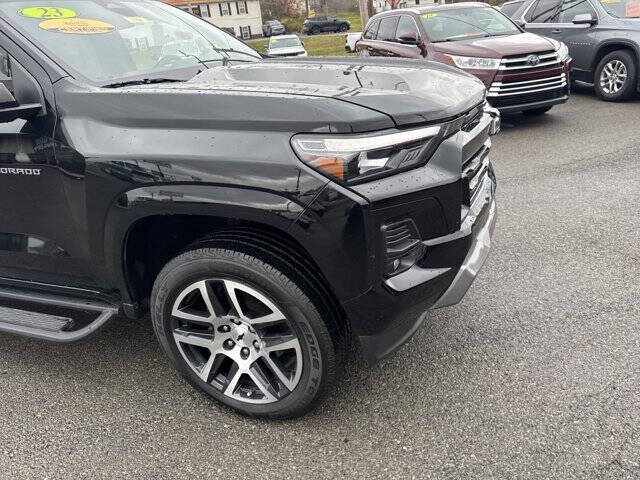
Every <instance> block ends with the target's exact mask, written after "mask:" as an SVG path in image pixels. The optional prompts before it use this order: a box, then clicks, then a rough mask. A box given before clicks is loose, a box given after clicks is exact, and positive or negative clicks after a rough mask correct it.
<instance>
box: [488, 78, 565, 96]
mask: <svg viewBox="0 0 640 480" xmlns="http://www.w3.org/2000/svg"><path fill="white" fill-rule="evenodd" d="M566 86H567V82H566V80H565V81H563V82H562V83H561V84H559V85H554V86H552V87H546V88H536V89H534V90H525V91H524V92H513V93H512V92H509V91H507V92H489V93H488V94H487V96H488V97H508V96H513V95H524V94H527V93H536V92H544V91H546V90H555V89H556V88H562V87H566Z"/></svg>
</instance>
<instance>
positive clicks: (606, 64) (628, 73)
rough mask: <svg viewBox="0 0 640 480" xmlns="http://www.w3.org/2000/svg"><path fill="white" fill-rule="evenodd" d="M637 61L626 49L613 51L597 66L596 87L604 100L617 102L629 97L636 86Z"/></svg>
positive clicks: (597, 92) (599, 95)
mask: <svg viewBox="0 0 640 480" xmlns="http://www.w3.org/2000/svg"><path fill="white" fill-rule="evenodd" d="M636 70H637V68H636V63H635V60H634V58H633V56H632V55H631V54H630V53H629V52H626V51H624V50H618V51H615V52H611V53H609V54H608V55H605V57H604V58H603V59H602V60H601V61H600V63H599V64H598V68H596V73H595V78H594V87H595V91H596V94H597V95H598V97H600V98H601V99H602V100H606V101H609V102H617V101H620V100H625V99H627V98H629V97H630V96H631V95H632V93H633V91H634V89H635V86H636Z"/></svg>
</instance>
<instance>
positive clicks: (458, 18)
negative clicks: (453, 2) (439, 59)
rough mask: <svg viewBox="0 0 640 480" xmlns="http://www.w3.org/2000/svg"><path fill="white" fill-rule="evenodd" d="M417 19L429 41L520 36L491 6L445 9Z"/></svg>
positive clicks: (511, 24)
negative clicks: (419, 19)
mask: <svg viewBox="0 0 640 480" xmlns="http://www.w3.org/2000/svg"><path fill="white" fill-rule="evenodd" d="M420 18H421V19H422V24H423V25H424V28H425V30H426V32H427V35H428V36H429V39H430V40H431V41H432V42H445V41H452V40H464V39H465V38H473V37H492V36H496V35H512V34H515V33H520V30H519V29H518V27H516V26H515V24H514V23H513V22H512V21H511V20H509V19H508V18H507V17H505V16H504V15H503V14H502V13H500V12H498V11H497V10H495V9H493V8H491V7H486V8H475V7H472V8H452V9H445V10H440V11H435V12H428V13H423V14H422V15H420Z"/></svg>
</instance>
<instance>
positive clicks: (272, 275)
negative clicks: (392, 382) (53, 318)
mask: <svg viewBox="0 0 640 480" xmlns="http://www.w3.org/2000/svg"><path fill="white" fill-rule="evenodd" d="M232 237H233V233H232V234H231V235H230V236H228V237H227V238H226V239H225V238H221V239H212V240H209V241H208V242H207V244H208V245H211V247H210V248H195V249H193V250H190V251H187V252H185V253H183V254H181V255H179V256H177V257H176V258H174V259H173V260H171V261H170V262H169V263H168V264H167V265H166V266H165V267H164V268H163V269H162V271H161V272H160V274H159V275H158V277H157V279H156V282H155V284H154V287H153V292H152V295H151V317H152V320H153V326H154V330H155V332H156V336H157V338H158V340H159V342H160V345H161V347H162V349H163V350H164V352H165V354H166V355H167V356H168V358H169V360H170V361H171V363H172V364H173V365H174V366H175V367H176V369H177V370H178V371H179V372H180V373H181V374H182V375H183V376H184V377H185V378H186V379H187V380H188V381H189V382H190V383H191V384H193V385H194V386H196V387H197V388H199V389H200V390H202V391H203V392H205V393H206V394H207V395H209V396H211V397H213V398H215V399H216V400H218V401H220V402H222V403H224V404H225V405H227V406H229V407H231V408H232V409H234V410H236V411H237V412H239V413H242V414H244V415H248V416H252V417H267V418H274V419H276V418H277V419H284V418H293V417H297V416H300V415H303V414H305V413H306V412H308V411H309V410H311V409H312V408H314V407H315V406H316V405H317V404H318V403H319V402H320V401H321V400H322V398H323V397H324V396H325V395H326V394H327V392H328V391H330V390H331V388H332V387H333V384H334V382H335V377H336V367H337V366H338V365H339V363H340V362H342V361H343V359H344V358H345V356H346V353H345V349H346V348H347V345H348V341H347V334H346V330H345V329H340V328H339V327H338V319H337V318H336V317H335V315H332V314H331V312H330V311H329V307H327V308H325V305H323V304H322V301H321V300H318V299H317V298H316V297H315V296H316V295H317V293H316V292H309V286H308V285H305V284H304V282H301V281H297V280H294V278H295V277H296V275H295V273H293V270H292V267H291V266H290V265H287V264H286V263H283V261H282V258H280V257H279V255H278V254H277V253H274V254H273V255H272V254H269V253H268V251H266V250H264V249H261V248H259V247H256V248H255V249H254V250H253V251H251V252H250V253H249V252H248V250H250V249H247V248H243V247H242V245H241V244H240V243H238V242H234V241H232V240H231V238H232ZM277 251H278V249H275V252H277ZM300 268H301V269H302V270H301V271H303V272H304V271H305V270H304V268H305V267H304V266H301V267H300ZM284 272H287V273H284ZM211 278H224V279H229V280H230V281H234V282H242V283H243V284H246V285H248V286H249V287H251V288H253V289H255V290H256V291H259V292H260V293H262V294H263V295H264V296H265V297H267V298H269V300H270V301H272V302H273V304H274V305H276V306H277V307H278V308H279V310H280V311H282V313H283V314H284V315H285V317H286V322H287V325H288V326H289V327H290V329H291V332H293V333H294V334H295V335H296V337H297V339H298V340H299V344H300V350H301V353H302V373H301V375H300V377H299V381H298V383H297V385H296V386H295V388H293V389H292V390H291V391H290V393H287V394H286V396H284V397H283V398H281V399H278V400H277V401H274V402H272V403H266V404H251V403H245V402H244V401H240V400H236V399H235V398H232V397H230V396H228V395H225V394H224V393H223V392H222V391H221V390H219V389H218V388H216V387H214V385H213V384H212V383H208V382H205V381H203V380H202V379H201V378H200V376H199V375H198V374H197V373H196V372H195V371H194V370H193V368H192V367H191V366H190V365H189V363H187V361H186V360H185V358H184V357H183V355H182V354H181V353H180V350H179V349H178V346H177V342H176V341H174V337H173V332H174V322H175V319H174V318H173V317H172V315H171V312H172V308H173V306H174V303H175V302H176V299H177V298H178V295H179V294H180V292H182V291H183V290H184V289H185V288H186V287H187V286H188V285H190V284H192V283H193V282H198V281H200V280H204V279H211ZM312 299H313V300H312ZM214 335H215V334H214ZM213 373H215V372H213ZM213 380H214V379H211V380H210V382H211V381H213ZM232 393H233V392H232ZM238 395H240V393H238Z"/></svg>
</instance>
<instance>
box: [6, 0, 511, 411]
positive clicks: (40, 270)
mask: <svg viewBox="0 0 640 480" xmlns="http://www.w3.org/2000/svg"><path fill="white" fill-rule="evenodd" d="M31 5H32V4H31V3H27V2H15V1H14V2H3V3H0V58H1V59H2V61H1V62H0V65H2V72H3V75H4V77H3V78H5V80H4V82H3V83H0V145H1V146H2V148H1V149H0V182H1V187H2V188H0V218H2V223H1V227H0V299H1V303H2V307H0V331H2V332H10V333H14V334H18V335H25V336H29V337H33V338H36V339H42V340H51V341H54V342H72V341H76V340H79V339H82V338H84V337H86V336H88V335H90V334H91V333H93V332H95V331H96V330H97V329H99V328H100V327H101V326H103V325H104V324H105V323H106V322H107V321H109V320H110V319H111V318H113V317H114V316H115V315H117V314H118V313H122V314H124V315H125V316H127V317H129V318H138V317H141V316H143V315H145V314H146V313H147V312H149V311H150V313H151V319H152V323H153V327H154V329H155V332H156V334H157V337H158V340H159V342H160V345H161V346H162V348H163V350H164V351H165V353H166V354H167V356H168V358H169V359H170V361H171V362H172V363H173V365H174V366H175V367H176V369H177V370H178V371H180V372H181V373H182V374H183V375H184V376H185V377H186V378H187V379H188V380H189V381H190V382H191V383H192V384H194V385H195V386H197V387H198V388H200V389H202V390H203V391H204V392H206V393H207V394H209V395H211V396H212V397H214V398H216V399H218V400H220V401H221V402H224V403H225V404H227V405H229V406H231V407H232V408H234V409H236V410H238V411H240V412H243V413H245V414H249V415H254V416H267V417H278V418H283V417H291V416H296V415H300V414H302V413H304V412H305V411H307V410H308V409H309V408H311V407H312V406H313V405H315V404H316V403H317V402H318V401H319V399H320V398H321V397H322V396H323V395H324V394H325V393H327V391H329V389H330V387H331V385H332V383H333V382H334V379H335V377H336V374H337V373H338V371H340V370H342V369H343V368H344V367H343V362H345V360H346V354H347V352H348V349H349V346H350V344H351V342H350V339H351V338H352V337H355V338H357V339H358V340H359V341H360V343H361V345H362V351H363V352H364V354H365V356H366V358H367V359H368V360H369V361H370V362H371V363H375V362H376V361H378V360H379V359H381V358H383V357H384V356H385V355H388V354H389V353H391V352H393V351H394V350H395V349H396V348H398V347H399V346H400V345H402V344H403V343H404V342H406V341H407V339H408V338H409V337H410V336H411V334H412V333H413V332H414V331H415V330H416V328H418V326H419V325H420V324H421V322H422V321H423V320H424V319H425V315H426V314H425V312H426V311H427V310H428V309H429V308H438V307H444V306H447V305H451V304H454V303H456V302H458V301H460V299H461V298H462V297H463V295H464V294H465V292H466V290H467V289H468V288H469V286H470V285H471V283H472V281H473V279H474V277H475V275H476V273H477V272H478V269H479V268H480V266H481V265H482V263H483V262H484V260H485V258H486V256H487V254H488V250H489V247H490V243H491V232H492V229H493V226H494V222H495V219H496V206H495V201H494V189H495V180H494V176H493V171H492V168H491V164H490V161H489V150H490V146H491V141H490V138H489V136H490V135H491V134H492V133H495V131H496V130H497V128H498V123H499V117H498V116H497V115H496V112H495V111H493V110H492V109H490V108H488V107H486V104H485V98H484V97H485V89H484V87H483V85H482V83H481V82H480V81H478V80H476V79H474V78H473V77H470V76H468V75H466V74H464V73H461V72H459V71H457V70H455V69H453V68H452V67H448V66H445V65H438V64H432V65H427V67H425V68H420V67H417V66H416V65H415V64H411V63H407V62H404V61H402V60H400V61H394V62H384V63H381V62H379V61H376V60H375V59H369V60H363V59H358V58H348V59H344V60H342V59H326V60H323V61H319V60H317V59H305V60H301V59H298V58H296V59H292V60H283V59H278V60H266V61H263V60H262V59H261V57H260V55H259V54H258V53H257V52H255V51H254V50H252V49H250V48H249V47H247V46H246V45H245V44H244V43H242V42H240V41H238V40H236V39H235V38H233V37H231V36H230V35H228V34H226V33H224V32H222V31H220V30H219V29H217V28H216V27H214V26H213V25H211V24H209V23H207V22H205V21H203V20H201V19H199V18H197V17H194V16H191V15H189V14H187V13H185V12H183V11H181V10H179V9H176V8H173V7H170V6H167V5H165V4H163V3H160V2H153V1H148V0H139V1H132V0H127V1H117V0H108V1H103V0H83V1H81V2H79V1H74V0H59V1H58V2H57V3H56V5H57V6H56V7H55V8H49V7H48V8H32V7H31ZM132 39H135V41H132ZM141 43H144V44H145V45H144V48H139V46H140V45H141ZM166 45H170V48H164V47H165V46H166ZM176 45H177V46H176ZM162 52H173V53H167V54H165V55H163V54H162ZM159 55H163V56H159ZM9 79H10V80H9ZM445 84H446V85H447V92H448V94H447V96H444V95H443V94H442V90H441V88H440V86H441V85H445ZM362 85H366V88H362Z"/></svg>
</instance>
